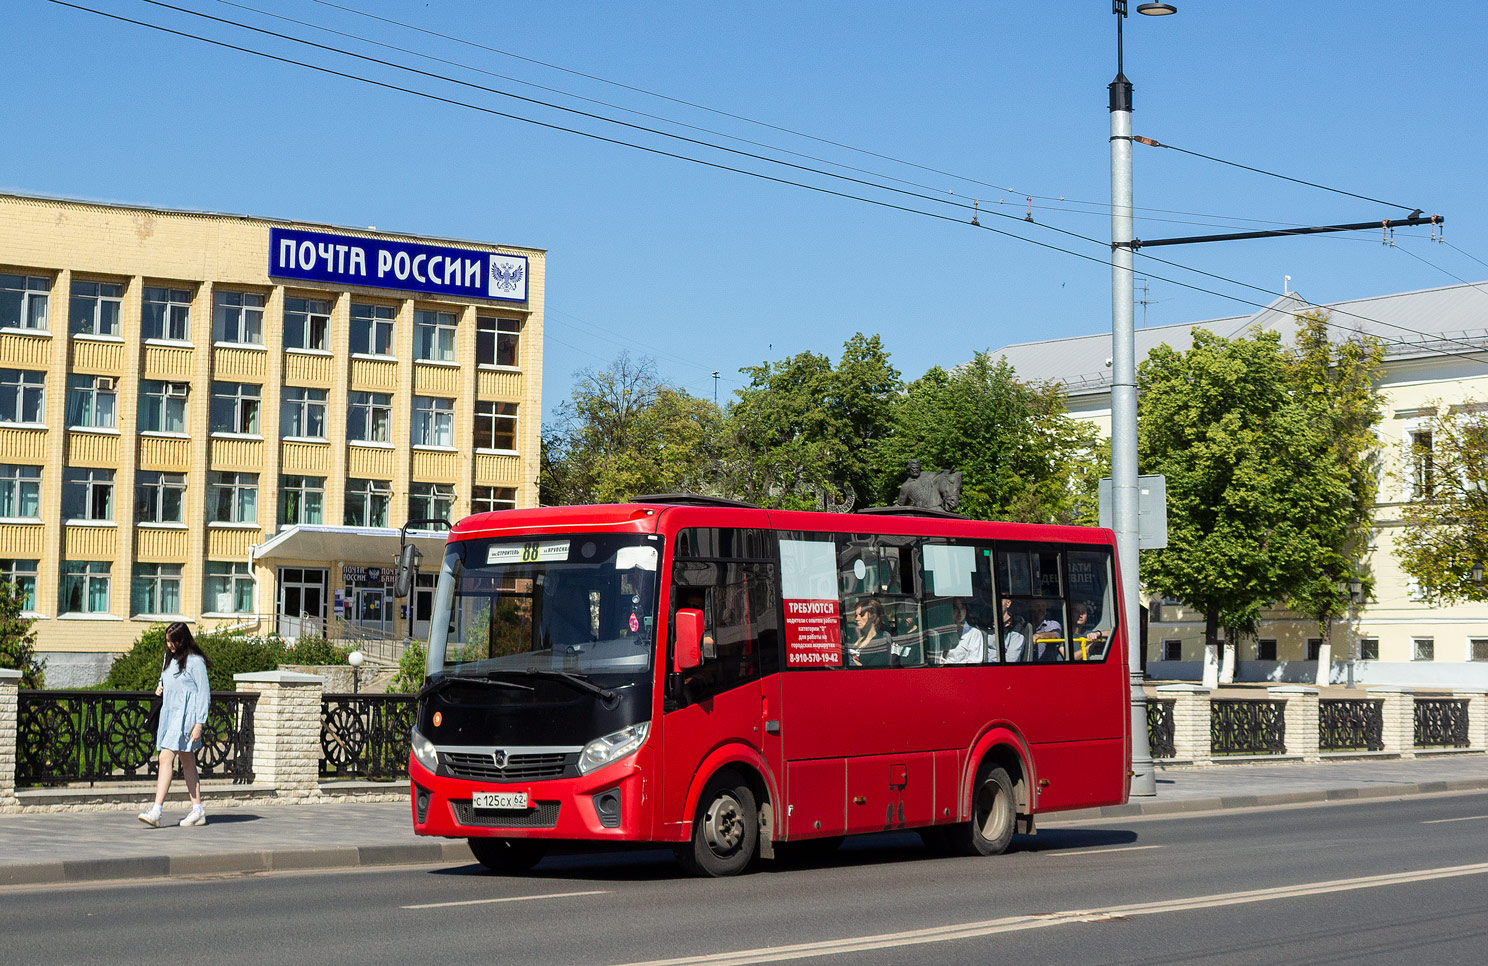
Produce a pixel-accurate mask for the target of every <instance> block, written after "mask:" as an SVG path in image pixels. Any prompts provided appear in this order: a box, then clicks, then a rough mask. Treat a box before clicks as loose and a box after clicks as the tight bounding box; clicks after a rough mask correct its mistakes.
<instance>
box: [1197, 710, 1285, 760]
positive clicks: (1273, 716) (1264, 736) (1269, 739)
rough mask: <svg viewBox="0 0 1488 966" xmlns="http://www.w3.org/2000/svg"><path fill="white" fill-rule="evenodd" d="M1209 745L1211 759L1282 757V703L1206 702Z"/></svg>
mask: <svg viewBox="0 0 1488 966" xmlns="http://www.w3.org/2000/svg"><path fill="white" fill-rule="evenodd" d="M1209 745H1210V753H1211V754H1214V755H1284V754H1286V702H1285V701H1233V700H1222V699H1215V700H1212V701H1210V702H1209Z"/></svg>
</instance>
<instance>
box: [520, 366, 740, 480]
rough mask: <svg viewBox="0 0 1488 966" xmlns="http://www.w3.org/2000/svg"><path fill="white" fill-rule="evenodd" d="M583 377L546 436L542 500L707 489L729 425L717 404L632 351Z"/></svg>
mask: <svg viewBox="0 0 1488 966" xmlns="http://www.w3.org/2000/svg"><path fill="white" fill-rule="evenodd" d="M577 379H578V381H577V383H576V385H575V387H574V393H573V397H572V398H571V399H569V400H566V401H564V402H563V403H562V404H560V405H559V406H558V408H557V410H556V412H555V414H554V420H553V424H552V426H553V428H552V429H551V430H548V431H547V432H545V433H544V435H543V441H542V459H541V470H540V475H539V478H538V488H539V494H540V498H541V500H542V502H543V503H544V504H547V505H550V506H551V505H561V504H578V503H614V502H622V501H625V500H628V499H630V498H631V497H634V496H636V495H637V494H641V493H661V492H672V491H706V490H707V489H708V488H709V478H710V476H711V473H712V466H713V459H712V454H713V452H714V447H715V445H716V441H717V440H718V438H719V436H720V435H721V433H722V423H723V419H722V414H721V413H720V412H719V410H718V407H717V406H715V405H713V403H711V402H709V401H708V400H705V399H699V398H697V397H695V396H692V395H689V394H688V393H686V392H684V391H683V390H681V389H677V388H674V387H671V386H668V385H666V384H664V383H663V382H662V381H661V380H660V379H659V377H658V376H657V374H656V366H655V364H654V363H653V362H652V361H651V360H649V359H642V360H640V361H639V362H637V361H635V360H633V359H631V358H630V356H629V355H628V354H622V355H621V356H619V357H618V358H617V359H615V361H613V362H612V363H610V365H609V366H607V367H605V368H604V369H600V370H592V369H590V370H584V371H582V372H580V373H578V374H577Z"/></svg>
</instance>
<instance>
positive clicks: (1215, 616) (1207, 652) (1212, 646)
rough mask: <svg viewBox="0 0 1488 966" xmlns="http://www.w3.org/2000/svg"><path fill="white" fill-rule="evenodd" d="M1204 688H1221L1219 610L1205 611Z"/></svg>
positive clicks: (1213, 608) (1208, 609)
mask: <svg viewBox="0 0 1488 966" xmlns="http://www.w3.org/2000/svg"><path fill="white" fill-rule="evenodd" d="M1204 687H1206V688H1217V687H1219V609H1218V608H1216V607H1209V608H1205V610H1204Z"/></svg>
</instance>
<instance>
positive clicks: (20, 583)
mask: <svg viewBox="0 0 1488 966" xmlns="http://www.w3.org/2000/svg"><path fill="white" fill-rule="evenodd" d="M40 562H41V561H39V560H0V584H9V585H10V586H11V587H12V588H13V589H14V590H13V592H14V594H15V596H17V597H19V598H20V600H21V610H23V611H28V612H31V613H35V612H36V565H37V564H39V563H40Z"/></svg>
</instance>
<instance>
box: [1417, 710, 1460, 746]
mask: <svg viewBox="0 0 1488 966" xmlns="http://www.w3.org/2000/svg"><path fill="white" fill-rule="evenodd" d="M1467 745H1468V741H1467V701H1465V700H1462V699H1458V698H1417V699H1416V747H1417V748H1466V747H1467Z"/></svg>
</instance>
